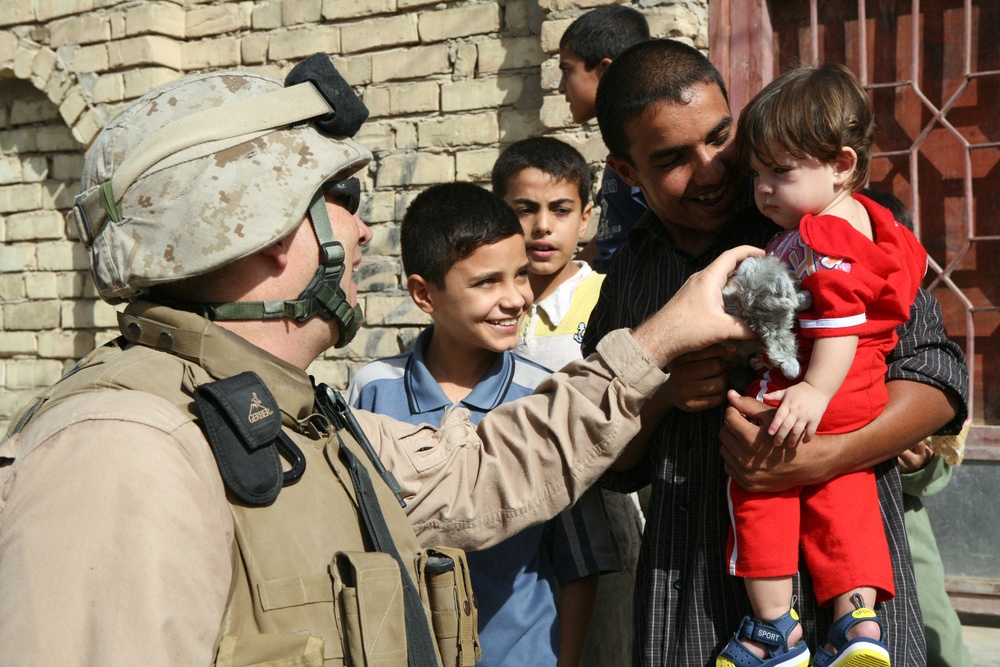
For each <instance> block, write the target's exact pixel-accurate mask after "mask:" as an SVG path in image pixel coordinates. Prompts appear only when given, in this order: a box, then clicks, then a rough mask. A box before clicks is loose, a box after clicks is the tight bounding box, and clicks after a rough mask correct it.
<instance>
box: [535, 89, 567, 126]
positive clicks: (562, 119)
mask: <svg viewBox="0 0 1000 667" xmlns="http://www.w3.org/2000/svg"><path fill="white" fill-rule="evenodd" d="M538 117H539V118H540V119H541V121H542V124H543V125H545V127H547V128H560V127H570V126H572V125H573V116H572V115H571V114H570V112H569V103H568V102H567V101H566V99H565V98H564V97H563V96H562V95H546V96H545V97H544V98H543V99H542V108H541V110H540V111H539V112H538Z"/></svg>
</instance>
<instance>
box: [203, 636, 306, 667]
mask: <svg viewBox="0 0 1000 667" xmlns="http://www.w3.org/2000/svg"><path fill="white" fill-rule="evenodd" d="M212 664H213V665H214V666H215V667H264V666H266V667H323V638H322V637H311V636H309V635H301V634H294V633H289V634H264V635H248V636H244V637H234V636H232V635H227V636H225V637H223V638H222V642H221V643H220V644H219V651H218V653H217V655H216V658H215V662H214V663H212Z"/></svg>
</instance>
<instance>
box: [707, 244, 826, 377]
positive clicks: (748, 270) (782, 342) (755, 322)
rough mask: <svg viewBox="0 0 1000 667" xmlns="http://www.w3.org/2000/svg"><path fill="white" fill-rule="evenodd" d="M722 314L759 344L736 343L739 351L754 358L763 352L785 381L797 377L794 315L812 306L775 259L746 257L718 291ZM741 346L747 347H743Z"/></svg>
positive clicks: (806, 293)
mask: <svg viewBox="0 0 1000 667" xmlns="http://www.w3.org/2000/svg"><path fill="white" fill-rule="evenodd" d="M722 302H723V304H724V305H725V309H726V312H727V313H729V314H730V315H736V316H737V317H741V318H743V320H744V321H745V322H746V323H747V326H749V327H750V329H752V330H753V331H754V333H756V334H757V335H758V336H760V340H759V341H742V342H741V343H738V346H739V348H740V351H741V352H743V353H745V354H756V352H757V351H758V350H760V349H761V348H763V350H764V352H765V353H766V354H767V357H768V359H770V360H771V363H772V364H774V366H775V367H777V368H778V369H779V370H780V371H781V372H782V374H783V375H784V376H785V377H786V378H788V379H789V380H794V379H795V378H797V377H798V376H799V374H800V373H801V371H802V369H801V367H800V366H799V360H798V353H799V344H798V341H797V340H796V339H795V334H794V333H792V327H793V325H794V324H795V314H796V313H798V312H800V311H802V310H805V309H806V308H808V307H809V306H811V305H812V295H811V294H809V292H808V291H807V290H803V289H801V287H800V285H799V282H798V281H797V280H796V279H794V278H793V277H792V276H791V274H790V273H789V272H788V269H787V268H786V267H785V264H784V263H783V262H782V261H781V260H780V259H778V258H777V257H770V256H767V257H750V258H748V259H745V260H743V263H741V264H740V266H739V268H737V269H736V273H735V274H733V276H732V277H731V278H730V279H729V282H728V283H727V284H726V286H725V287H723V288H722ZM744 343H746V344H748V345H744Z"/></svg>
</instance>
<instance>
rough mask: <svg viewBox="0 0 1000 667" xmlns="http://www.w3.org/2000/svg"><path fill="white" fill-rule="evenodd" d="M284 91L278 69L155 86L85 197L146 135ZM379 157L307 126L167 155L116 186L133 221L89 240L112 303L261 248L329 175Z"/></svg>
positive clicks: (340, 175) (105, 140) (110, 140)
mask: <svg viewBox="0 0 1000 667" xmlns="http://www.w3.org/2000/svg"><path fill="white" fill-rule="evenodd" d="M282 88H283V85H282V83H281V82H280V81H279V80H277V79H274V78H272V77H269V76H265V75H262V74H258V73H255V72H247V71H225V72H212V73H206V74H198V75H193V76H188V77H185V78H183V79H179V80H177V81H174V82H171V83H168V84H166V85H164V86H161V87H159V88H157V89H155V90H153V91H151V92H149V93H147V94H146V95H144V96H143V97H141V98H140V99H138V100H136V101H135V102H133V103H132V104H131V105H129V107H127V108H126V109H125V110H124V111H123V112H122V113H121V114H119V115H118V116H117V117H116V118H115V119H114V120H112V121H111V122H110V123H109V124H108V125H107V126H106V127H105V128H104V129H103V130H101V132H100V134H98V136H97V138H96V139H95V141H94V144H93V146H92V147H91V148H90V150H89V151H88V152H87V157H86V160H85V163H84V171H83V179H82V180H83V183H82V185H83V190H84V193H85V194H86V193H87V192H88V191H89V190H90V189H91V188H94V187H96V186H99V185H101V184H102V183H105V182H106V181H109V180H111V179H112V177H113V176H114V174H115V169H116V168H118V167H119V166H120V165H122V163H123V162H124V161H125V160H126V158H128V157H129V155H130V153H131V152H132V151H134V150H135V149H136V147H137V146H139V144H141V143H142V141H143V140H145V139H146V138H147V137H149V136H151V135H152V134H153V133H155V132H156V131H157V130H159V129H161V128H163V127H165V126H167V125H169V124H170V123H173V122H174V121H177V120H179V119H182V118H186V117H188V116H190V115H192V114H195V113H198V112H201V111H205V110H208V109H213V108H216V107H221V106H224V105H227V104H232V103H234V102H238V101H242V100H247V99H252V98H255V97H258V96H261V95H263V94H266V93H272V92H274V91H276V90H281V89H282ZM222 129H224V128H220V130H222ZM221 134H222V133H221V132H220V136H221ZM370 160H371V153H370V152H369V151H368V150H367V149H366V148H364V147H363V146H361V145H360V144H357V143H356V142H354V141H352V140H351V139H349V138H331V137H329V136H327V135H325V134H323V133H321V132H320V131H318V130H317V129H316V128H315V127H314V126H313V125H312V124H311V123H306V122H303V123H298V124H294V125H290V126H288V125H286V126H284V127H279V128H277V129H268V130H263V131H260V132H257V133H255V134H253V135H251V136H249V137H247V136H241V137H239V138H237V139H230V140H218V141H210V142H205V143H202V144H199V145H195V146H191V147H189V148H187V149H184V150H182V151H180V152H177V153H175V154H173V155H171V156H169V157H167V158H165V159H162V160H160V161H159V162H158V163H157V164H154V165H152V166H151V167H149V168H148V169H146V170H145V171H144V172H143V174H142V175H141V176H139V178H137V179H136V180H135V181H134V182H133V183H132V184H131V185H130V186H129V187H128V188H127V189H126V191H125V192H124V193H115V195H116V196H117V197H118V198H119V201H120V209H121V214H122V218H121V220H120V221H118V222H114V221H111V220H108V221H107V222H106V224H104V225H103V227H102V228H101V229H100V231H99V232H97V233H96V235H95V236H94V238H93V240H92V242H91V243H90V245H89V259H90V264H91V271H92V273H93V277H94V281H95V283H96V284H97V289H98V292H99V293H100V295H101V298H103V299H104V300H105V301H108V302H110V303H119V302H121V301H123V300H132V299H135V298H137V297H139V296H140V295H141V294H142V293H143V292H144V291H146V290H147V289H148V288H149V287H151V286H153V285H157V284H161V283H167V282H173V281H177V280H181V279H184V278H190V277H193V276H198V275H202V274H205V273H208V272H210V271H213V270H215V269H218V268H220V267H222V266H225V265H226V264H229V263H231V262H233V261H235V260H238V259H241V258H243V257H246V256H249V255H252V254H253V253H255V252H257V251H259V250H262V249H263V248H266V247H268V246H269V245H271V244H273V243H275V242H276V241H278V240H280V239H282V238H284V237H285V236H287V235H288V234H289V233H291V232H292V231H293V230H294V229H295V228H296V227H297V226H298V225H299V224H300V223H301V222H302V220H303V218H304V217H305V215H306V213H307V211H308V208H309V205H310V202H311V201H312V200H313V198H314V196H315V195H316V193H317V192H318V191H319V190H320V189H321V187H322V186H323V184H324V183H325V182H327V181H330V180H341V179H345V178H347V177H349V176H350V175H351V174H353V173H355V172H356V171H358V170H359V169H361V168H362V167H364V166H365V165H366V164H368V162H369V161H370ZM83 196H84V195H81V197H80V198H78V201H80V199H81V198H82V197H83Z"/></svg>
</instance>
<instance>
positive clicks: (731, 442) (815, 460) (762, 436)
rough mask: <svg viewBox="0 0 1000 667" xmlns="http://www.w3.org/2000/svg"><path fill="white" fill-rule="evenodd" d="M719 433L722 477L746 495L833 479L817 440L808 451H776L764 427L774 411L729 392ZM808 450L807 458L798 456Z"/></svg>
mask: <svg viewBox="0 0 1000 667" xmlns="http://www.w3.org/2000/svg"><path fill="white" fill-rule="evenodd" d="M727 398H728V399H729V407H728V408H727V409H726V419H725V421H724V422H723V425H722V431H721V432H720V433H719V439H720V440H721V442H722V449H721V453H722V458H723V460H724V461H725V468H726V474H728V475H729V476H730V477H732V478H733V481H735V482H736V483H737V484H739V485H740V486H742V487H743V488H744V489H746V490H747V491H784V490H785V489H789V488H791V487H793V486H798V485H800V484H812V483H816V482H819V481H824V480H826V479H829V478H831V477H833V476H834V475H833V474H832V472H831V471H832V470H833V466H831V465H830V464H829V463H827V462H826V461H827V459H826V458H825V455H826V454H827V453H828V452H827V450H826V448H824V447H822V446H820V443H822V442H823V440H822V439H821V438H817V439H816V440H814V441H813V442H812V443H810V445H809V447H808V448H789V447H777V446H775V444H774V438H773V437H772V436H771V435H769V434H768V427H769V426H770V425H771V421H772V419H773V418H774V413H775V411H776V410H777V408H773V407H771V406H769V405H766V404H764V403H761V402H760V401H758V400H756V399H753V398H750V397H747V396H740V395H739V394H738V393H736V392H735V391H730V392H729V394H728V396H727ZM803 449H808V450H809V451H808V454H809V456H802V455H800V454H801V452H802V450H803Z"/></svg>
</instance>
